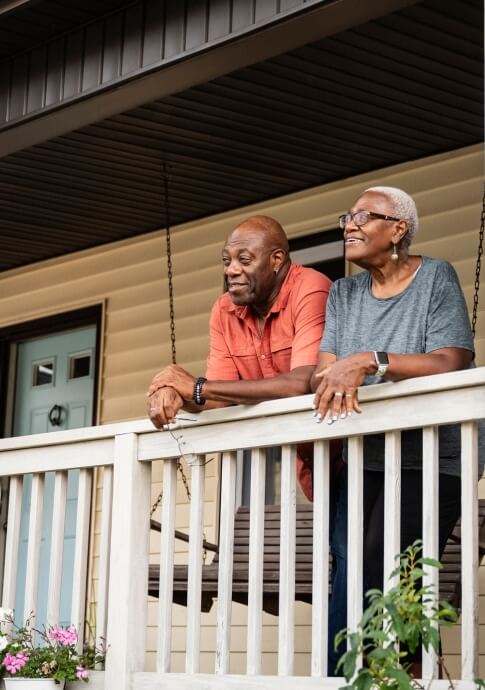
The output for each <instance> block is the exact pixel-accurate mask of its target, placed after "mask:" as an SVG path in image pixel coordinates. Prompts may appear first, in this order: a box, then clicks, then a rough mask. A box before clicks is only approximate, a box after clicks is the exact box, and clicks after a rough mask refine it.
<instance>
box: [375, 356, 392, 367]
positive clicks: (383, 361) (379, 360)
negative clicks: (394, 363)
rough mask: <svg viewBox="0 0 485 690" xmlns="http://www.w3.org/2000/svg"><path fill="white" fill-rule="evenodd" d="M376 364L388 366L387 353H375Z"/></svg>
mask: <svg viewBox="0 0 485 690" xmlns="http://www.w3.org/2000/svg"><path fill="white" fill-rule="evenodd" d="M376 363H377V366H379V367H380V366H382V365H384V366H389V357H388V356H387V352H376Z"/></svg>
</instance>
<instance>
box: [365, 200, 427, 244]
mask: <svg viewBox="0 0 485 690" xmlns="http://www.w3.org/2000/svg"><path fill="white" fill-rule="evenodd" d="M367 192H374V193H375V194H382V195H383V196H385V197H386V198H387V199H389V201H390V202H391V204H392V209H393V213H394V215H395V216H396V217H397V218H402V220H405V221H406V222H407V224H408V231H407V233H406V234H405V235H404V237H403V238H402V240H401V247H403V249H407V248H408V247H409V245H410V244H411V242H412V241H413V239H414V237H415V235H416V233H417V232H418V209H417V208H416V204H415V202H414V199H413V198H412V196H410V195H409V194H408V193H407V192H405V191H404V190H402V189H399V187H369V188H368V189H366V190H365V192H363V194H367ZM361 196H362V195H361Z"/></svg>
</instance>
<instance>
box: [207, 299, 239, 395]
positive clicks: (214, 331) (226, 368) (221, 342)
mask: <svg viewBox="0 0 485 690" xmlns="http://www.w3.org/2000/svg"><path fill="white" fill-rule="evenodd" d="M209 331H210V347H209V356H208V358H207V368H206V374H205V375H206V378H208V379H209V380H211V381H237V380H238V379H239V373H238V370H237V367H236V365H235V363H234V360H233V358H232V356H231V353H230V352H229V348H228V346H227V342H226V339H225V337H224V332H223V329H222V323H221V313H220V307H219V301H217V302H216V303H215V304H214V306H213V307H212V311H211V318H210V324H209Z"/></svg>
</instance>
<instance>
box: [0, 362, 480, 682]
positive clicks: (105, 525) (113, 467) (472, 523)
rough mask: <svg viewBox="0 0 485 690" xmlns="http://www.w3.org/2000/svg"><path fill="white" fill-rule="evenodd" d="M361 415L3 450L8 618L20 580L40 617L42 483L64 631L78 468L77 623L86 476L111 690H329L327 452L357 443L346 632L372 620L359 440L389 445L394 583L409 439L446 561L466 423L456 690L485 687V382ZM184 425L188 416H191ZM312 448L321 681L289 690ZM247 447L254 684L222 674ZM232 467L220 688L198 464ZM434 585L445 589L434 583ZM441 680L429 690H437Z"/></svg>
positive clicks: (306, 405) (199, 422)
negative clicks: (178, 515)
mask: <svg viewBox="0 0 485 690" xmlns="http://www.w3.org/2000/svg"><path fill="white" fill-rule="evenodd" d="M360 399H361V403H362V409H363V413H362V415H354V416H352V417H351V418H348V419H346V420H341V421H339V422H338V423H336V424H333V425H331V426H329V425H327V424H325V423H322V424H316V423H315V421H314V419H313V417H312V414H311V410H310V407H311V400H312V396H304V397H300V398H293V399H287V400H279V401H272V402H267V403H262V404H260V405H256V406H254V407H236V408H226V409H223V410H215V411H212V412H207V413H204V414H201V415H199V416H198V417H197V418H196V421H182V422H180V424H179V425H178V426H177V427H176V428H174V430H173V433H172V434H169V433H163V432H157V431H155V430H154V429H153V428H152V427H151V425H150V423H149V422H147V421H137V422H129V423H124V424H116V425H107V426H104V427H95V428H88V429H80V430H75V431H69V432H57V433H53V434H43V435H37V436H30V437H19V438H13V439H4V440H1V441H0V476H10V477H11V481H10V494H9V507H8V529H7V540H6V553H5V566H4V579H3V600H2V605H3V606H5V607H12V606H13V602H14V601H15V592H16V587H17V583H18V581H19V579H20V578H21V577H25V578H26V583H27V589H26V604H25V607H26V609H27V608H29V607H30V608H34V607H35V602H36V594H35V590H36V582H37V577H38V572H39V543H40V528H41V525H40V522H41V516H42V500H43V484H44V475H45V473H46V472H54V473H55V487H56V488H55V494H54V511H53V524H52V536H53V538H52V549H51V558H50V572H49V587H48V591H49V602H48V617H49V622H51V623H55V622H56V620H57V618H58V616H59V591H60V583H61V577H62V572H61V567H60V563H62V541H63V540H62V538H61V537H60V535H62V534H63V526H64V505H65V497H66V491H65V482H66V470H68V469H72V468H80V470H81V478H80V488H79V498H78V510H77V525H76V556H75V565H74V576H73V597H72V622H73V623H75V624H77V625H79V624H81V623H82V621H83V620H84V616H85V611H84V602H85V588H86V572H87V560H88V546H89V545H88V534H89V529H88V528H89V519H90V512H91V510H90V497H91V484H92V479H91V477H92V472H93V469H94V468H96V467H104V484H103V487H104V488H103V498H102V507H101V516H102V517H101V540H100V546H99V554H98V556H99V586H98V596H97V614H96V620H97V635H98V636H99V637H106V638H107V640H108V643H109V653H108V657H107V664H106V676H105V688H106V690H130V689H131V688H133V690H142V689H143V690H155V689H160V688H167V689H169V688H208V687H210V688H219V687H220V688H223V687H224V688H227V687H229V686H231V685H232V686H234V687H238V688H252V689H254V688H263V687H264V688H270V687H278V688H288V689H289V688H305V687H309V688H310V687H311V688H316V687H319V688H320V687H325V686H329V687H330V686H335V684H337V685H338V684H339V683H341V681H338V680H334V679H327V678H325V676H326V639H327V599H328V539H329V536H328V524H329V515H328V486H329V447H328V445H329V444H328V442H329V440H330V439H331V438H336V437H342V436H348V438H349V525H348V531H349V564H348V565H349V567H348V584H349V586H348V610H349V621H348V623H349V626H350V627H354V626H355V625H356V623H357V621H358V620H359V618H360V616H361V613H362V556H361V554H362V539H363V532H362V525H363V520H362V481H363V480H362V477H363V473H362V469H363V460H362V446H363V444H362V436H363V435H365V434H371V433H378V432H384V433H385V434H386V479H385V494H386V499H385V500H386V525H385V544H384V551H385V553H384V563H385V573H386V579H387V574H388V573H389V572H390V571H391V569H392V568H393V559H394V555H395V554H396V553H398V552H399V550H400V545H399V524H400V491H399V487H400V482H399V472H400V431H401V430H403V429H409V428H414V427H416V426H420V427H423V429H424V433H423V444H424V458H425V462H424V469H423V471H424V474H425V476H424V484H425V486H426V494H425V495H426V499H425V501H424V505H423V541H424V553H425V555H426V556H429V557H432V558H436V557H437V549H438V541H437V538H438V528H437V517H436V516H437V500H438V491H437V479H438V443H437V438H438V425H440V424H447V423H452V422H457V423H460V424H461V427H462V581H463V582H465V583H466V586H465V587H463V598H462V620H461V630H462V671H461V678H460V679H458V682H457V687H460V688H462V687H467V688H468V687H471V686H472V685H473V679H474V678H475V677H476V676H477V675H478V524H477V501H478V499H477V429H476V420H477V419H481V418H485V368H481V369H476V370H470V371H464V372H454V373H450V374H444V375H440V376H431V377H426V378H420V379H414V380H409V381H405V382H400V383H395V384H383V385H379V386H372V387H368V388H365V389H362V390H361V394H360ZM187 416H188V415H187ZM302 441H313V442H314V443H315V461H314V508H313V509H314V534H313V601H314V604H313V609H312V645H311V655H312V661H311V674H312V675H311V677H307V678H302V677H299V678H296V677H294V676H293V668H294V666H293V663H294V641H295V632H294V631H295V620H294V599H295V597H294V595H295V506H296V485H295V481H296V480H295V444H296V443H299V442H302ZM274 445H281V446H282V447H283V451H282V470H281V476H282V479H281V553H280V577H279V592H280V594H279V610H280V615H279V640H278V676H276V677H271V676H262V675H261V668H262V667H261V655H262V613H261V602H262V570H263V548H264V546H263V538H264V530H263V528H264V495H265V491H264V489H265V487H264V482H265V471H264V463H265V460H264V454H263V453H261V452H260V449H261V448H264V447H266V446H274ZM238 448H251V449H253V452H252V460H251V523H250V545H249V583H248V589H249V592H248V625H247V665H246V675H244V676H241V675H238V676H234V675H231V674H229V673H228V671H229V662H230V635H231V608H232V607H231V590H232V569H233V546H234V530H233V526H234V512H235V489H236V453H235V450H236V449H238ZM181 452H182V453H183V454H184V456H185V457H186V458H188V457H189V456H191V461H192V477H191V481H192V485H191V492H192V500H191V507H190V529H189V534H190V545H189V561H188V596H187V603H188V612H187V634H186V662H185V673H184V674H174V673H171V671H170V661H171V651H172V649H171V635H172V620H171V611H172V583H173V566H174V529H175V499H176V484H177V476H176V466H175V462H174V458H177V457H179V455H180V453H181ZM214 452H220V453H222V473H221V493H220V495H221V505H220V513H221V518H220V524H221V529H220V538H219V583H218V606H217V637H216V647H215V650H214V675H207V674H200V673H199V656H200V619H201V613H200V592H201V570H202V541H203V526H202V525H203V520H202V510H203V503H204V482H205V464H204V462H203V456H204V455H205V454H208V453H214ZM160 459H162V460H163V461H164V472H163V490H164V494H163V504H162V520H161V521H162V532H161V537H160V564H161V565H160V590H159V591H160V599H159V602H160V603H159V615H158V635H157V638H158V655H157V669H158V670H157V672H156V673H147V672H145V671H144V657H145V647H146V639H145V631H146V622H147V572H148V560H149V557H148V554H149V529H150V522H149V507H150V484H151V472H150V470H151V467H150V465H151V462H152V461H155V460H160ZM28 473H32V474H33V484H32V486H33V489H32V500H31V509H30V522H29V541H28V555H27V569H26V570H27V572H26V573H18V572H17V560H18V544H19V529H20V502H21V496H22V482H23V477H24V475H26V474H28ZM428 578H429V579H430V580H432V581H433V582H435V584H436V585H437V581H436V574H435V573H434V572H431V573H429V574H428ZM423 661H424V663H423V667H424V670H423V676H424V677H425V678H426V679H431V678H433V677H434V675H435V669H436V659H435V658H434V655H432V654H428V655H425V657H424V660H423ZM445 682H446V681H438V680H435V681H433V687H438V686H441V685H443V687H445V686H444V684H445Z"/></svg>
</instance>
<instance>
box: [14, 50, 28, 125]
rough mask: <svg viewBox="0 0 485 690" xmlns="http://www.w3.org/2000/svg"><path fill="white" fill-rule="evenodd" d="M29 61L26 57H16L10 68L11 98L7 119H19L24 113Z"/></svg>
mask: <svg viewBox="0 0 485 690" xmlns="http://www.w3.org/2000/svg"><path fill="white" fill-rule="evenodd" d="M28 68H29V61H28V56H27V55H21V56H20V57H18V58H17V59H16V60H15V61H14V63H13V66H12V96H11V98H10V113H9V117H11V118H12V120H13V119H15V118H17V117H21V116H22V115H23V114H24V113H25V103H26V90H27V80H28Z"/></svg>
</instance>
